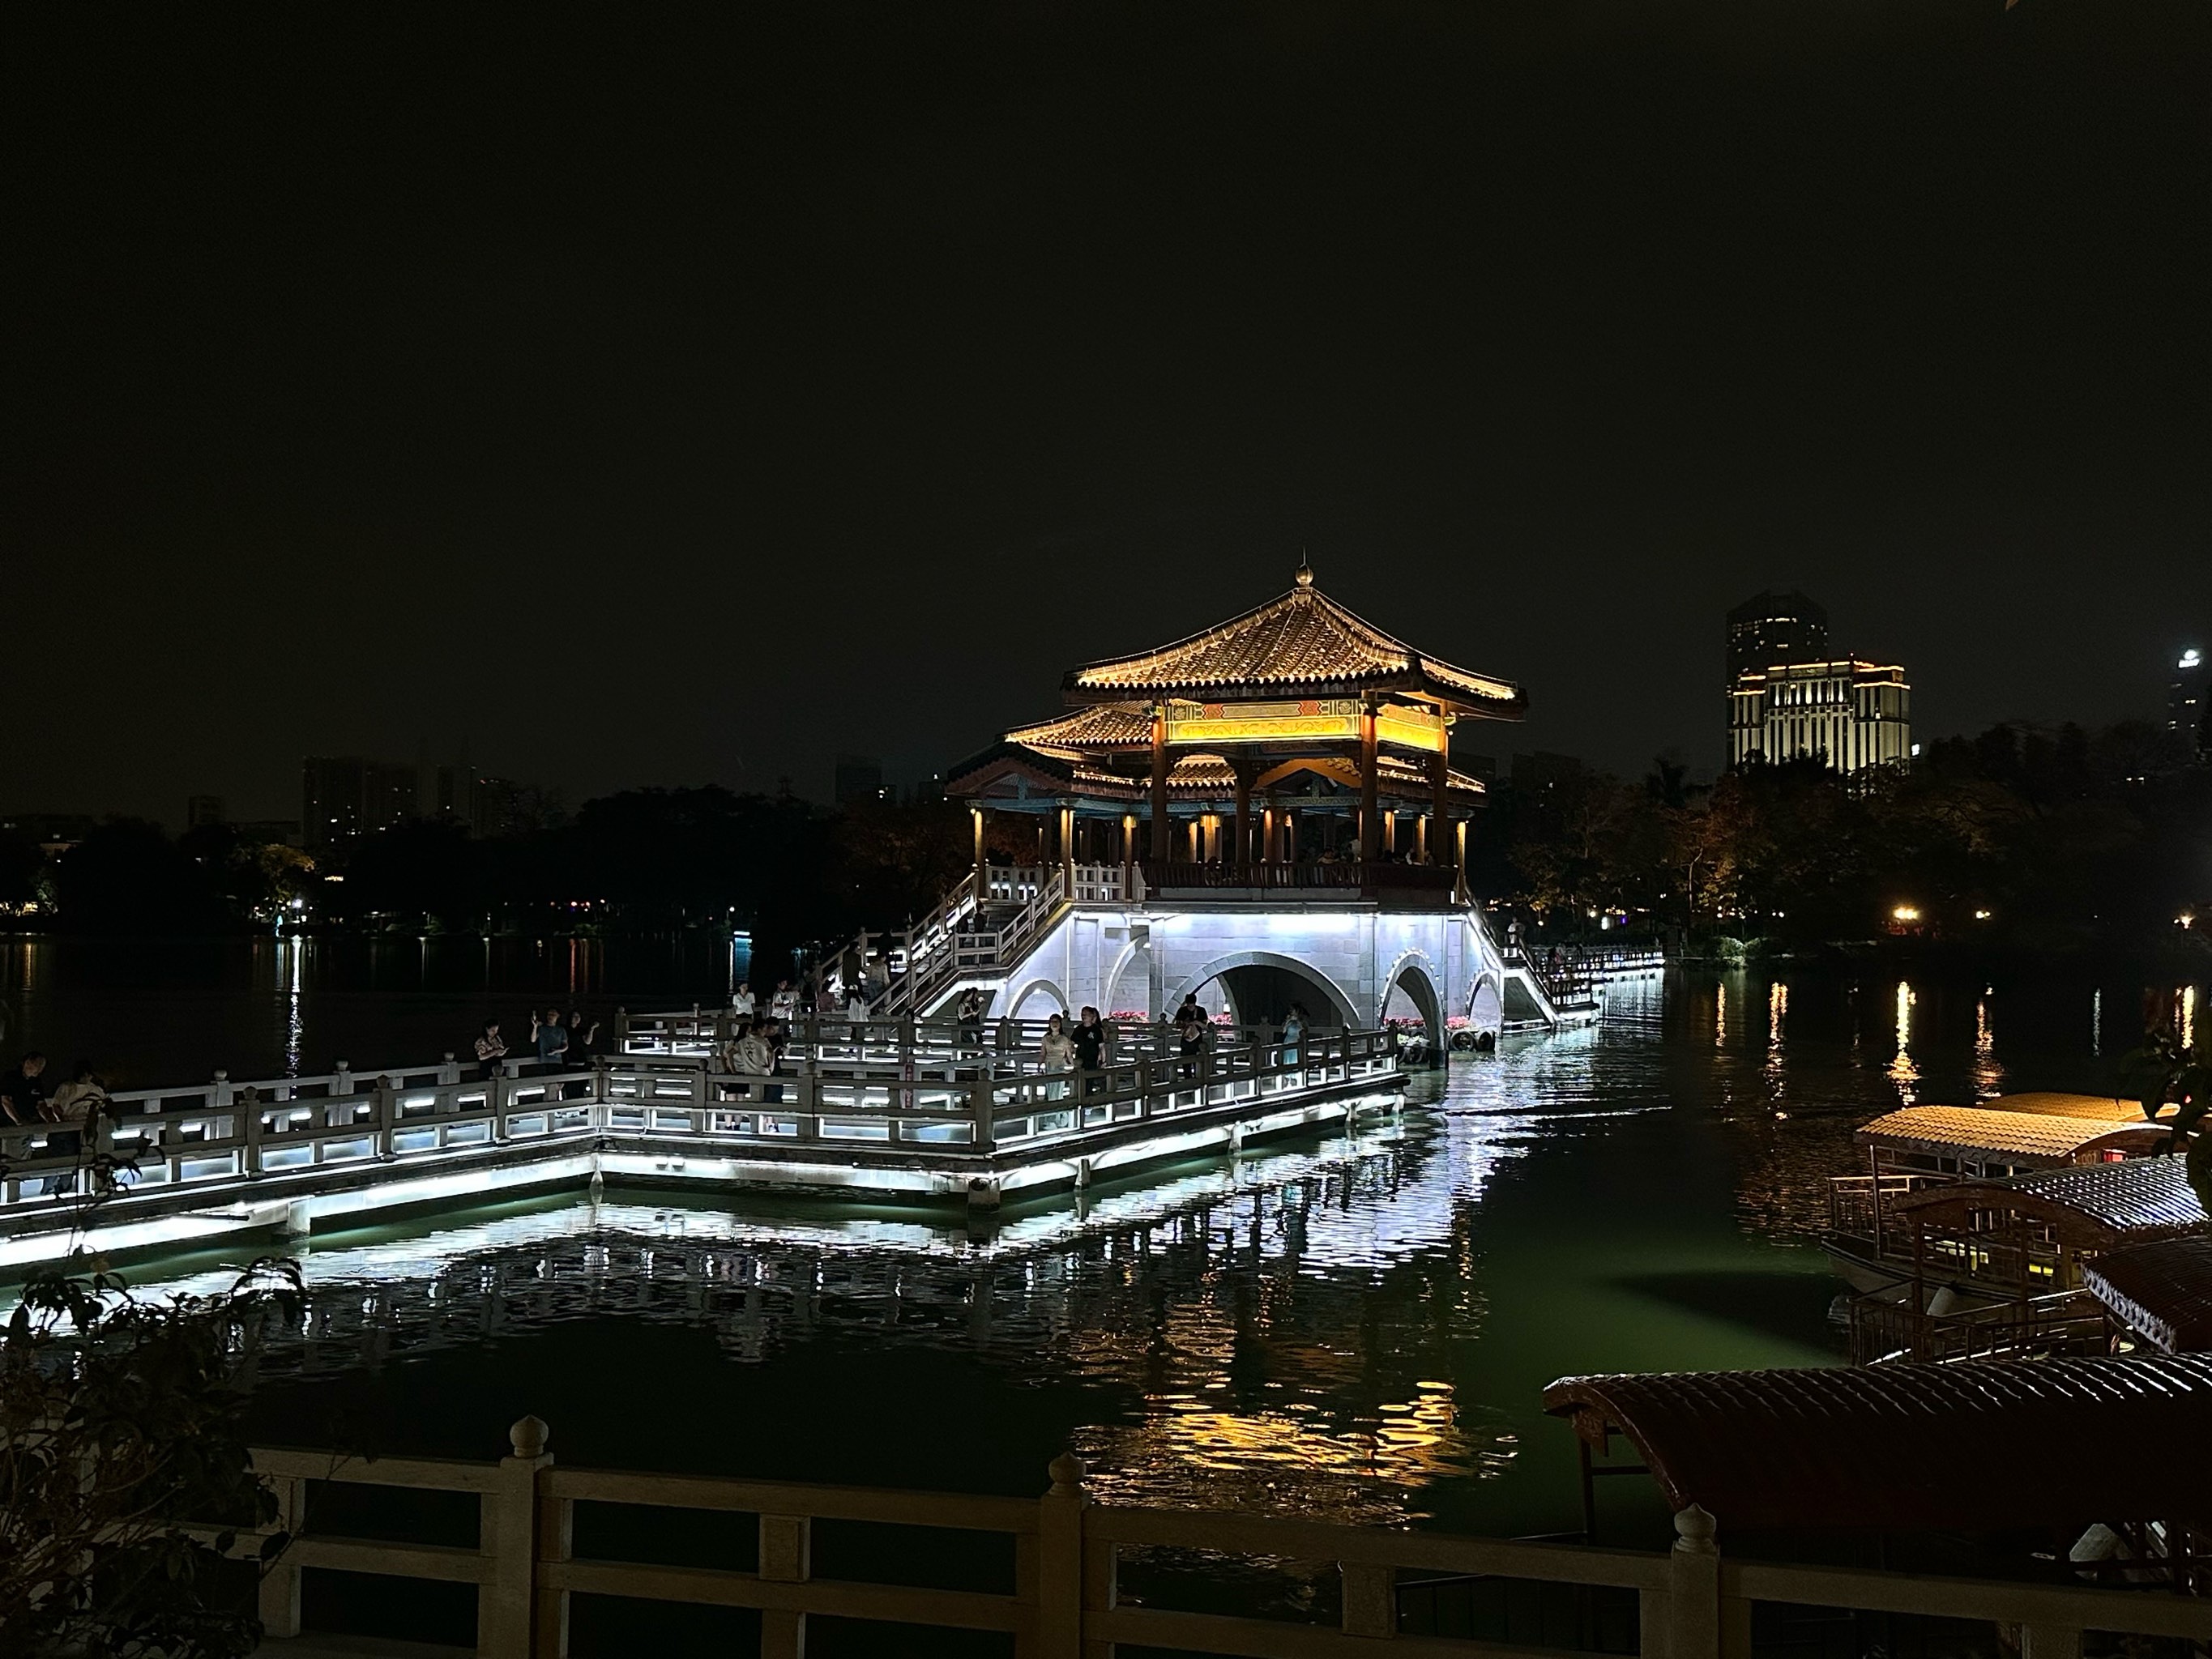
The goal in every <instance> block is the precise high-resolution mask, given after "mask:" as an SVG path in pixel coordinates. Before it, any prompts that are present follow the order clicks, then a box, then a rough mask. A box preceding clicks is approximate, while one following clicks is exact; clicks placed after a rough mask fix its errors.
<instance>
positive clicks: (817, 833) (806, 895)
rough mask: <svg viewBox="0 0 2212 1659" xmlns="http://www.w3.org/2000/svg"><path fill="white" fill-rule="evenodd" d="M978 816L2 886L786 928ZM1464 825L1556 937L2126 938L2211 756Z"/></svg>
mask: <svg viewBox="0 0 2212 1659" xmlns="http://www.w3.org/2000/svg"><path fill="white" fill-rule="evenodd" d="M993 823H994V842H995V841H997V840H998V839H999V838H1000V837H1001V836H1003V837H1006V844H1005V845H1004V847H1003V848H1000V850H1001V851H1003V852H1004V853H1005V854H1006V855H1007V856H1009V857H1012V858H1015V859H1021V858H1026V857H1029V856H1032V855H1033V854H1034V843H1033V842H1032V841H1030V839H1029V838H1028V837H1027V836H1024V830H1023V827H1022V826H1021V825H1019V824H1018V823H1006V822H1001V821H1000V820H999V819H997V818H994V820H993ZM969 835H970V830H969V818H968V814H967V812H966V810H965V809H964V808H963V807H962V806H960V805H957V804H953V803H942V802H939V803H923V804H917V805H892V804H890V803H878V802H865V803H860V804H857V805H851V806H847V807H841V808H839V809H838V810H836V811H823V810H822V809H820V808H818V807H815V806H811V805H808V804H807V803H805V801H802V800H798V799H792V798H789V797H769V796H765V795H757V794H738V793H733V792H732V791H730V790H727V789H725V788H722V787H719V786H714V785H708V786H705V787H696V788H642V789H629V790H623V791H622V792H620V793H616V794H611V795H607V796H604V797H601V798H599V799H593V800H590V801H586V803H585V804H584V805H583V806H582V807H581V808H580V809H579V810H578V811H576V812H575V813H574V815H573V816H568V817H562V818H557V819H555V820H553V821H549V822H545V823H540V824H538V825H537V826H536V827H533V828H531V829H526V830H525V831H523V832H521V833H518V834H513V835H509V836H498V837H493V838H488V839H483V840H478V839H476V838H474V837H472V836H470V835H469V834H468V833H467V831H466V830H465V829H462V828H461V827H460V826H459V825H457V824H452V823H440V822H436V821H434V820H432V821H421V822H416V823H406V824H402V825H400V826H398V827H397V828H394V829H386V830H384V831H382V832H381V833H380V834H377V835H374V836H367V837H364V838H363V839H362V840H361V841H359V842H356V843H355V844H353V845H352V846H350V847H349V848H343V849H339V850H336V851H331V852H321V853H314V854H308V853H303V852H301V850H300V849H298V848H291V847H283V846H269V845H264V844H260V843H256V842H247V841H245V840H243V839H241V838H240V836H239V835H238V832H237V831H236V830H234V829H231V828H229V827H228V826H223V825H214V826H207V827H203V828H199V829H192V830H189V831H187V832H186V833H185V834H184V835H182V836H171V835H169V834H168V833H167V832H166V831H165V830H163V829H161V826H159V825H157V824H154V823H147V822H145V821H143V820H138V819H131V818H112V819H110V820H108V821H107V822H106V823H102V824H100V825H99V826H98V827H97V828H95V829H94V830H93V831H92V832H91V833H90V834H88V836H85V838H84V839H83V840H82V842H77V843H76V844H75V845H74V846H72V847H70V848H67V849H66V850H65V851H64V852H62V853H61V854H59V855H58V857H53V858H49V857H48V856H47V855H46V854H45V853H44V852H43V851H42V850H41V849H40V847H39V846H38V845H37V844H36V843H33V842H27V841H24V840H21V838H18V839H15V840H12V841H0V908H5V909H7V910H9V911H12V912H15V913H17V914H18V915H20V916H21V918H22V921H23V922H24V923H25V924H27V925H30V926H36V927H52V928H58V929H63V930H68V931H75V932H108V933H114V932H191V931H209V930H220V929H225V928H246V927H270V926H272V925H274V926H286V925H291V924H293V923H299V924H302V925H307V926H313V927H358V928H398V929H406V930H416V931H424V932H437V931H459V932H469V933H482V932H486V931H489V932H493V933H509V932H512V933H546V932H586V933H588V932H592V931H600V930H614V929H641V930H657V929H669V928H719V927H744V928H747V929H749V930H750V931H751V932H752V933H753V935H754V939H755V943H756V946H757V948H763V949H769V950H782V949H789V948H793V947H794V946H797V945H804V944H806V943H809V942H812V941H815V940H823V939H836V938H840V937H849V936H850V935H851V933H854V932H855V931H857V930H858V929H859V928H860V927H869V928H877V929H882V928H896V927H900V926H901V925H902V924H903V923H904V922H906V921H908V920H909V919H911V918H914V917H917V916H920V915H924V914H926V913H927V911H928V910H929V909H930V908H932V907H933V905H934V904H935V903H936V902H937V901H938V899H939V896H941V894H942V893H943V892H944V890H945V889H946V888H947V887H948V886H950V885H951V884H952V883H954V882H956V881H957V880H958V879H959V878H960V876H961V875H962V873H963V872H965V871H966V869H967V868H968V866H969V860H970V858H971V857H972V856H973V854H972V846H971V842H970V840H969ZM1470 847H1471V852H1470V858H1471V864H1472V868H1471V870H1470V872H1469V874H1470V879H1471V882H1472V884H1473V885H1474V890H1475V891H1476V892H1477V893H1478V894H1479V895H1480V896H1483V897H1484V898H1486V899H1487V900H1491V901H1494V902H1510V903H1514V904H1517V905H1520V906H1522V907H1525V908H1527V909H1528V911H1530V912H1531V913H1533V915H1534V916H1535V917H1536V918H1537V919H1538V920H1539V921H1540V922H1541V924H1542V926H1543V927H1544V931H1545V932H1546V933H1547V935H1551V936H1565V937H1573V936H1576V935H1577V934H1580V933H1587V932H1589V931H1592V930H1593V929H1594V928H1595V925H1596V923H1595V918H1596V917H1598V916H1602V915H1612V916H1614V917H1621V916H1626V917H1627V918H1628V919H1629V921H1630V923H1631V925H1632V926H1634V927H1646V928H1650V929H1656V930H1664V931H1668V932H1670V933H1674V934H1677V935H1681V936H1688V937H1691V938H1731V939H1741V940H1765V941H1770V942H1773V943H1777V944H1779V945H1785V946H1795V945H1804V944H1808V943H1810V942H1814V941H1829V940H1852V939H1869V938H1873V937H1876V936H1878V935H1881V934H1882V933H1893V932H1897V931H1899V929H1900V923H1899V912H1900V911H1909V912H1911V913H1912V915H1911V920H1910V922H1909V925H1907V926H1906V927H1905V931H1911V932H1913V933H1921V934H1928V935H1934V936H1936V937H1938V938H1954V939H1955V938H1972V939H1980V940H1984V941H1987V942H1989V943H1992V944H1997V943H2002V944H2007V945H2020V946H2024V947H2027V948H2033V949H2040V950H2063V949H2067V948H2072V947H2078V946H2083V945H2095V944H2100V943H2112V944H2130V945H2133V944H2140V943H2142V941H2144V940H2145V939H2149V938H2152V937H2154V936H2162V935H2171V934H2172V933H2175V932H2176V931H2177V930H2176V926H2175V924H2176V918H2177V917H2178V916H2180V915H2185V914H2194V913H2195V911H2196V910H2197V908H2199V907H2203V908H2205V909H2207V910H2208V911H2212V769H2208V768H2206V767H2204V766H2203V765H2201V764H2200V765H2191V764H2186V763H2183V762H2182V761H2181V760H2180V758H2179V757H2177V756H2176V755H2175V754H2174V753H2173V752H2172V750H2171V748H2170V747H2169V743H2168V739H2167V738H2166V735H2165V734H2164V733H2162V732H2158V731H2157V730H2156V729H2155V728H2153V727H2151V726H2145V725H2124V726H2112V727H2110V728H2108V729H2106V730H2102V731H2096V732H2091V731H2087V730H2085V729H2083V728H2081V727H2080V726H2061V727H2059V728H2057V729H2056V730H2055V731H2044V730H2037V729H2030V728H2025V727H2021V726H1994V727H1992V728H1990V730H1989V731H1987V732H1983V733H1982V734H1981V735H1980V736H1978V737H1974V738H1952V739H1948V740H1943V741H1939V742H1936V743H1933V744H1929V745H1928V746H1927V749H1926V750H1925V752H1924V753H1923V755H1922V757H1920V758H1919V759H1918V760H1917V761H1916V762H1915V763H1913V764H1912V765H1911V767H1910V768H1905V769H1895V770H1890V771H1883V772H1879V773H1875V774H1871V775H1866V776H1863V777H1861V778H1857V779H1850V780H1846V779H1844V778H1840V777H1838V775H1836V774H1834V773H1832V772H1831V771H1829V770H1827V769H1826V768H1825V767H1824V766H1822V765H1821V764H1820V763H1819V762H1818V761H1817V760H1800V761H1790V762H1785V763H1780V764H1776V765H1763V766H1753V767H1749V768H1747V769H1742V770H1740V771H1736V772H1732V773H1729V775H1726V776H1724V777H1723V778H1722V779H1721V780H1720V781H1718V782H1717V783H1716V784H1714V785H1712V786H1711V787H1695V786H1692V785H1691V784H1689V783H1688V782H1687V781H1686V776H1685V773H1684V769H1682V768H1681V767H1680V765H1678V764H1675V763H1672V762H1669V761H1666V760H1662V761H1660V762H1659V763H1656V765H1655V766H1654V767H1653V769H1651V771H1650V774H1649V775H1646V776H1645V777H1643V778H1641V779H1636V780H1628V779H1623V778H1620V777H1615V776H1613V775H1608V774H1606V773H1603V772H1597V771H1577V772H1570V773H1568V774H1566V775H1563V776H1561V775H1554V776H1553V777H1551V778H1550V779H1548V780H1547V781H1546V782H1544V783H1542V784H1541V785H1532V786H1530V787H1499V788H1498V789H1497V790H1496V791H1494V792H1493V793H1492V797H1491V799H1490V803H1489V805H1488V806H1487V807H1486V810H1485V811H1483V813H1481V814H1480V817H1479V818H1478V820H1477V823H1476V825H1475V828H1474V835H1473V836H1472V837H1471V839H1470ZM26 912H27V914H25V913H26ZM2204 926H2205V927H2208V928H2212V920H2208V921H2207V922H2206V923H2205V924H2204Z"/></svg>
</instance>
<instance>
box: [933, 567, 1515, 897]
mask: <svg viewBox="0 0 2212 1659" xmlns="http://www.w3.org/2000/svg"><path fill="white" fill-rule="evenodd" d="M1061 690H1062V693H1063V695H1064V697H1065V700H1066V702H1067V703H1069V704H1070V705H1072V706H1073V707H1072V708H1071V710H1070V712H1068V713H1066V714H1060V715H1056V716H1054V717H1053V718H1051V719H1048V720H1036V721H1032V722H1030V723H1029V724H1027V725H1023V726H1015V727H1013V728H1012V730H1010V731H1008V732H1006V735H1005V736H1004V737H1003V738H1000V740H999V741H998V742H997V743H995V744H993V745H991V747H989V748H988V749H986V750H983V751H982V752H981V753H980V754H978V755H975V756H973V757H970V758H969V759H968V760H966V761H964V762H963V763H961V764H960V765H959V766H958V767H957V768H955V769H954V770H953V772H952V773H951V776H950V777H948V778H947V780H946V793H949V794H951V795H954V796H957V797H960V798H963V799H969V800H972V801H974V802H975V803H976V804H977V805H979V806H992V807H1003V808H1006V809H1011V810H1015V811H1050V810H1053V809H1055V808H1056V809H1058V810H1060V812H1061V813H1062V815H1063V817H1064V818H1065V817H1067V816H1069V815H1073V816H1074V817H1085V818H1111V817H1120V818H1121V819H1122V820H1123V823H1124V831H1123V833H1124V836H1125V837H1126V836H1128V835H1129V834H1131V833H1132V832H1133V829H1134V827H1135V826H1134V822H1133V817H1131V816H1130V815H1129V809H1130V807H1131V806H1133V805H1136V804H1137V803H1139V802H1146V801H1149V803H1150V806H1151V812H1150V817H1151V819H1152V833H1151V838H1150V839H1151V847H1150V849H1149V855H1150V856H1151V857H1153V858H1156V859H1157V858H1162V857H1173V856H1176V855H1178V854H1179V853H1181V852H1182V851H1184V850H1187V849H1188V848H1194V847H1195V848H1205V847H1209V846H1212V845H1214V844H1215V843H1217V842H1218V841H1219V839H1220V836H1219V835H1218V828H1217V829H1214V830H1213V832H1212V835H1211V836H1210V838H1209V837H1201V836H1196V835H1194V836H1191V837H1189V838H1188V839H1187V840H1185V841H1182V842H1177V840H1176V839H1175V838H1174V837H1173V836H1171V833H1170V832H1171V825H1172V824H1173V823H1174V821H1176V820H1186V819H1187V820H1191V821H1192V822H1194V823H1196V822H1199V821H1205V822H1206V823H1212V824H1216V825H1218V817H1219V815H1220V808H1221V807H1222V806H1224V805H1227V804H1228V803H1229V801H1230V800H1231V799H1232V798H1233V799H1234V801H1235V807H1236V819H1237V831H1236V836H1235V839H1234V840H1233V841H1231V842H1230V844H1229V848H1228V859H1229V861H1231V862H1235V863H1239V864H1241V863H1244V862H1247V861H1248V860H1249V861H1262V862H1277V861H1280V860H1283V859H1284V858H1285V857H1286V856H1287V857H1291V858H1295V857H1296V856H1297V853H1296V851H1295V850H1294V849H1295V848H1296V831H1295V829H1294V828H1287V829H1286V826H1289V825H1292V824H1294V823H1295V817H1294V815H1295V814H1297V813H1298V812H1301V811H1304V812H1312V811H1321V812H1322V813H1323V814H1324V815H1326V814H1330V813H1334V815H1336V817H1338V818H1339V819H1340V820H1343V819H1348V820H1350V822H1351V826H1352V829H1353V833H1354V835H1355V836H1356V844H1357V848H1358V855H1359V856H1361V857H1362V858H1364V859H1367V860H1372V859H1374V858H1376V856H1377V855H1378V854H1383V853H1386V852H1390V851H1392V850H1393V848H1394V844H1395V839H1396V837H1395V829H1396V826H1397V818H1398V816H1399V813H1400V811H1401V809H1403V808H1406V807H1407V806H1411V807H1412V808H1413V810H1414V811H1415V812H1416V814H1417V815H1418V816H1419V818H1420V820H1421V822H1420V823H1419V834H1418V836H1417V838H1416V844H1417V845H1418V846H1419V848H1421V849H1422V852H1421V856H1422V857H1423V859H1424V860H1425V861H1427V862H1431V863H1443V862H1446V861H1448V854H1446V852H1445V850H1444V849H1445V848H1447V847H1448V846H1449V842H1450V841H1451V839H1452V838H1451V837H1450V836H1448V835H1446V834H1444V833H1443V827H1444V826H1446V825H1447V824H1449V823H1450V822H1451V821H1452V820H1453V819H1455V818H1460V817H1464V814H1465V812H1466V811H1468V809H1470V808H1472V807H1473V806H1474V805H1478V804H1479V803H1480V800H1481V798H1482V793H1483V786H1482V783H1481V781H1480V780H1479V779H1477V778H1474V777H1472V776H1469V775H1467V774H1465V773H1462V772H1457V771H1455V770H1453V769H1452V768H1451V766H1450V762H1449V756H1450V748H1451V738H1450V733H1451V729H1452V727H1453V726H1455V724H1456V723H1457V722H1458V721H1459V720H1462V719H1468V718H1474V719H1483V720H1518V719H1520V718H1521V717H1522V714H1523V713H1524V712H1525V710H1526V708H1527V706H1528V699H1527V697H1526V696H1524V695H1523V694H1522V690H1521V688H1520V687H1518V686H1517V685H1515V684H1512V683H1510V681H1506V680H1502V679H1498V678H1496V677H1494V676H1492V675H1487V674H1478V673H1474V672H1473V671H1469V670H1468V669H1464V668H1460V667H1455V665H1452V664H1450V663H1448V662H1444V661H1443V660H1442V659H1438V658H1436V657H1432V656H1429V655H1427V654H1426V653H1423V652H1419V651H1417V650H1415V649H1414V648H1413V647H1411V646H1409V645H1407V644H1406V643H1405V642H1404V641H1401V640H1398V639H1395V638H1394V637H1392V636H1391V635H1389V634H1386V633H1384V632H1383V630H1382V629H1379V628H1377V627H1376V626H1375V625H1374V624H1373V623H1370V622H1368V621H1366V620H1365V619H1364V618H1363V617H1358V616H1357V615H1355V614H1353V613H1352V611H1349V610H1346V608H1345V607H1344V606H1343V605H1340V604H1338V603H1337V602H1336V601H1335V600H1334V599H1330V598H1329V597H1328V595H1327V594H1325V593H1323V592H1322V591H1321V590H1320V588H1318V587H1316V586H1315V585H1314V580H1313V573H1312V572H1311V571H1310V569H1307V568H1304V566H1301V567H1300V568H1299V569H1298V571H1297V579H1296V581H1295V583H1294V584H1293V586H1291V590H1290V591H1289V592H1286V593H1284V594H1282V595H1280V596H1279V597H1278V598H1276V599H1270V600H1269V601H1267V603H1266V604H1265V605H1259V606H1256V607H1255V608H1254V609H1253V610H1250V611H1246V612H1244V613H1243V615H1242V616H1239V617H1231V619H1230V620H1228V621H1227V622H1225V623H1218V625H1216V626H1214V627H1212V628H1209V629H1206V630H1205V631H1204V632H1202V633H1199V634H1194V635H1191V636H1190V637H1188V639H1182V640H1178V641H1175V642H1174V643H1173V644H1171V645H1165V646H1161V647H1157V648H1156V649H1153V650H1150V651H1143V652H1139V653H1136V654H1135V655H1133V656H1127V657H1115V658H1111V659H1107V660H1104V661H1102V662H1094V663H1089V664H1086V665H1084V666H1082V667H1079V668H1076V669H1073V670H1071V671H1069V673H1068V675H1067V677H1066V680H1065V681H1064V682H1063V683H1062V686H1061ZM1255 795H1257V796H1259V797H1261V798H1262V799H1263V800H1264V802H1265V804H1266V808H1267V810H1266V814H1265V826H1266V827H1265V829H1264V831H1263V836H1264V839H1263V841H1262V842H1261V844H1260V845H1259V846H1257V847H1255V845H1254V843H1253V841H1252V839H1251V835H1250V828H1251V818H1252V811H1253V798H1254V797H1255ZM1431 823H1434V824H1435V825H1436V826H1437V833H1435V834H1431V831H1430V824H1431ZM1065 833H1066V831H1065V830H1063V834H1065ZM1319 845H1320V843H1319V842H1317V841H1316V840H1314V839H1313V838H1312V837H1309V839H1308V843H1307V850H1308V851H1309V853H1311V852H1313V851H1316V850H1317V848H1318V847H1319ZM1344 850H1345V851H1346V852H1347V853H1349V852H1351V851H1352V848H1346V849H1344ZM1124 852H1125V854H1126V855H1127V856H1134V849H1133V848H1127V847H1125V848H1124Z"/></svg>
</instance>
